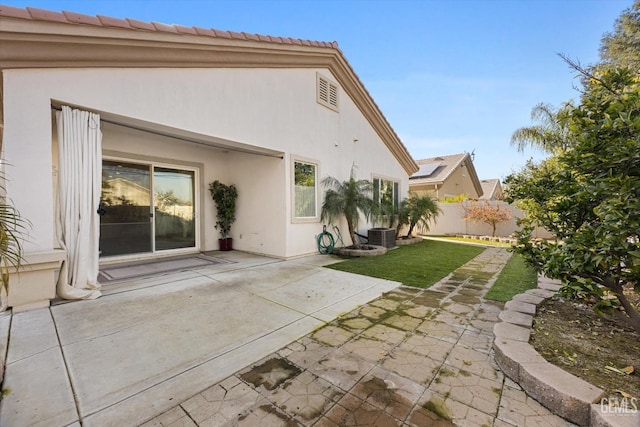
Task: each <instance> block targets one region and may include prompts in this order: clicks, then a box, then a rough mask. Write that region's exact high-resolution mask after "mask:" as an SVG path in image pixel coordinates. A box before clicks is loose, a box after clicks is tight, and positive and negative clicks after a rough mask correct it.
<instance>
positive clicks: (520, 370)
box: [493, 276, 640, 427]
mask: <svg viewBox="0 0 640 427" xmlns="http://www.w3.org/2000/svg"><path fill="white" fill-rule="evenodd" d="M559 289H560V283H559V282H558V281H554V280H550V279H547V278H546V277H542V276H540V277H538V289H529V290H528V291H526V292H525V293H522V294H519V295H516V296H515V297H513V299H512V300H511V301H509V302H507V303H506V304H505V307H504V308H505V309H504V310H503V311H502V312H501V313H500V316H499V317H500V320H502V322H500V323H496V324H495V326H494V328H493V335H494V339H493V349H494V353H495V360H496V363H497V364H498V366H500V369H502V371H503V372H504V373H505V375H507V376H508V377H509V378H511V379H512V380H513V381H515V382H516V383H518V384H519V385H520V387H522V389H523V390H524V391H525V392H526V393H527V394H528V395H529V396H531V397H533V398H534V399H536V400H537V401H538V402H540V403H541V404H542V405H544V406H545V407H547V408H548V409H549V410H551V411H552V412H553V413H555V414H557V415H559V416H561V417H563V418H565V419H567V420H569V421H571V422H573V423H576V424H578V425H580V426H597V427H605V426H610V427H631V426H635V427H637V426H640V413H636V414H616V413H605V412H603V411H602V408H601V405H600V402H601V399H602V398H603V397H605V393H604V391H603V390H602V389H600V388H598V387H595V386H594V385H592V384H590V383H588V382H586V381H584V380H582V379H580V378H578V377H576V376H574V375H572V374H570V373H568V372H566V371H564V370H563V369H561V368H559V367H557V366H555V365H553V364H551V363H549V362H547V361H546V360H545V359H544V358H543V357H542V356H541V355H540V354H539V353H538V352H537V351H536V350H535V349H534V348H533V346H532V345H530V344H529V338H530V336H531V327H532V326H533V316H534V315H535V313H536V309H537V307H538V305H540V304H542V302H544V301H545V300H547V299H549V298H551V297H552V296H553V295H554V294H555V293H556V292H557V291H558V290H559Z"/></svg>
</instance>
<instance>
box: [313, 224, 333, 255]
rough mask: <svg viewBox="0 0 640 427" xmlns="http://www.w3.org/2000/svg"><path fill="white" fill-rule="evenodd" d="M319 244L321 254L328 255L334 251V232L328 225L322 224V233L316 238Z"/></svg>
mask: <svg viewBox="0 0 640 427" xmlns="http://www.w3.org/2000/svg"><path fill="white" fill-rule="evenodd" d="M316 242H317V244H318V252H320V254H321V255H327V254H330V253H332V252H333V248H334V247H335V245H336V242H335V240H334V239H333V234H331V233H329V232H328V231H327V226H326V225H323V226H322V233H320V234H318V238H317V240H316Z"/></svg>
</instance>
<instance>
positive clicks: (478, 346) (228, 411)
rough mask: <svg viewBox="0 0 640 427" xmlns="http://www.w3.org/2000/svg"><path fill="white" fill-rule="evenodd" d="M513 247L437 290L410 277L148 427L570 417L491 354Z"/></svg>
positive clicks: (553, 420) (545, 421)
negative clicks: (492, 296)
mask: <svg viewBox="0 0 640 427" xmlns="http://www.w3.org/2000/svg"><path fill="white" fill-rule="evenodd" d="M509 256H510V255H509V253H508V252H507V251H506V250H504V249H501V248H489V249H486V250H485V251H484V252H483V253H482V254H480V255H479V256H477V257H476V258H474V259H473V260H471V261H470V262H468V263H467V264H465V265H464V266H462V267H461V268H459V269H458V270H456V271H455V272H454V273H453V274H452V275H451V276H450V277H448V278H445V279H444V280H442V281H441V282H439V283H437V284H436V285H434V286H432V287H431V288H429V289H426V290H422V289H415V288H409V287H404V286H401V287H399V288H397V289H395V290H393V291H392V292H389V293H387V294H385V295H384V296H382V297H381V298H378V299H376V300H374V301H371V302H370V303H369V304H366V305H364V306H362V307H360V308H358V309H356V310H354V311H353V312H351V313H348V314H346V315H344V316H342V317H339V318H338V319H336V320H334V321H332V322H330V323H328V324H327V325H326V326H324V327H322V328H320V329H318V330H316V331H315V332H314V333H312V334H310V335H307V336H305V337H303V338H301V339H299V340H297V341H295V342H292V343H291V344H289V345H288V346H286V347H285V348H282V349H281V350H279V351H277V352H276V353H273V354H271V355H269V356H268V357H266V358H264V359H263V360H261V361H259V362H258V363H256V364H254V365H252V366H250V367H247V368H246V369H244V370H242V371H240V372H238V373H236V374H235V375H233V376H231V377H228V378H226V379H225V380H223V381H221V382H220V383H218V384H215V385H213V386H211V387H210V388H208V389H207V390H205V391H203V392H201V393H199V394H197V395H195V396H193V397H192V398H190V399H189V400H187V401H185V402H183V403H181V404H180V405H178V406H176V407H175V408H173V409H171V410H169V411H167V412H165V413H164V414H162V415H160V416H158V417H156V418H154V419H152V420H151V421H149V422H147V423H145V424H144V427H152V426H164V427H168V426H171V427H178V426H261V427H267V426H451V425H458V426H500V427H502V426H567V425H570V424H568V423H567V422H566V421H564V420H563V419H561V418H559V417H557V416H555V415H553V414H551V413H550V412H549V411H548V410H546V409H545V408H544V407H542V406H541V405H540V404H538V403H537V402H536V401H535V400H533V399H531V398H529V397H528V396H527V395H526V394H525V393H524V392H523V391H522V389H521V388H520V387H519V386H518V385H517V384H516V383H514V382H512V381H511V380H509V379H508V378H506V377H505V376H504V375H503V374H502V372H501V371H500V370H499V368H498V367H497V365H496V364H495V362H494V360H493V355H492V350H491V344H492V340H493V336H492V329H493V325H494V324H495V323H496V322H497V321H498V314H499V313H500V311H501V310H502V305H501V304H498V303H495V302H491V301H486V300H484V299H483V296H484V294H485V293H486V292H487V290H488V289H489V288H490V286H491V284H492V283H493V281H494V280H495V277H496V275H497V273H498V272H499V271H500V270H501V269H502V268H503V267H504V265H505V263H506V262H507V260H508V259H509ZM256 321H259V319H256Z"/></svg>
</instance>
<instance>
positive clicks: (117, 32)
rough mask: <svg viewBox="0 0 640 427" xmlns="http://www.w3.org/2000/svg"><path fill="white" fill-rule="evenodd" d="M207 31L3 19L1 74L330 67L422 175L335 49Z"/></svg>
mask: <svg viewBox="0 0 640 427" xmlns="http://www.w3.org/2000/svg"><path fill="white" fill-rule="evenodd" d="M209 31H210V32H209V33H207V32H206V31H204V30H203V31H201V32H200V33H198V34H192V33H174V32H169V31H166V32H165V31H144V30H139V29H138V30H135V29H128V28H117V27H104V26H95V25H84V24H69V23H61V22H54V21H38V20H30V19H22V18H14V17H7V16H0V69H16V68H88V67H92V68H95V67H98V68H100V67H102V68H114V67H117V68H127V67H130V68H145V67H148V68H157V67H174V68H194V67H197V68H328V69H329V70H330V71H331V72H332V73H333V75H334V76H335V78H336V79H337V80H338V82H339V83H340V85H341V86H342V87H343V89H344V90H345V92H346V93H347V94H348V95H349V96H350V97H351V98H352V99H353V101H354V102H355V103H356V105H357V106H358V107H359V108H360V110H361V112H362V113H363V115H364V116H365V118H366V119H367V121H368V122H369V123H370V124H371V126H372V127H373V128H374V129H375V131H376V132H377V133H378V135H379V136H380V138H381V139H382V141H383V142H384V143H385V145H386V146H387V148H388V149H389V150H390V151H391V152H392V154H393V155H394V156H395V157H396V159H397V160H398V162H399V163H400V165H401V166H402V167H403V169H404V170H405V171H406V173H407V174H408V175H411V174H413V173H414V172H416V171H417V170H418V165H417V164H416V162H415V161H414V160H413V158H412V157H411V155H410V154H409V152H408V150H407V148H406V147H405V145H404V144H403V143H402V141H401V140H400V138H399V137H398V135H397V134H396V133H395V131H394V130H393V128H392V127H391V125H390V124H389V122H388V121H387V119H386V118H385V116H384V115H383V114H382V111H381V110H380V108H379V107H378V106H377V104H376V103H375V102H374V101H373V99H372V97H371V96H370V94H369V93H368V92H367V90H366V88H365V87H364V85H363V84H362V82H361V81H360V79H359V78H358V76H357V75H356V73H355V72H354V70H353V69H352V68H351V66H350V65H349V63H348V62H347V60H346V58H345V57H344V55H343V54H342V52H341V51H340V49H338V47H337V44H335V43H314V44H305V43H300V44H298V43H293V42H292V43H284V42H283V40H285V39H282V38H273V37H269V38H268V41H266V39H258V40H255V39H252V38H247V37H245V38H240V37H239V36H238V37H236V38H233V35H232V34H231V35H230V33H229V32H216V31H213V30H209ZM239 34H242V33H239ZM292 40H293V39H289V41H292ZM293 41H295V40H293ZM96 52H99V55H97V54H96Z"/></svg>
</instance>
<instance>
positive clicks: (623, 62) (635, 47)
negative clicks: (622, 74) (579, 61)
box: [600, 0, 640, 71]
mask: <svg viewBox="0 0 640 427" xmlns="http://www.w3.org/2000/svg"><path fill="white" fill-rule="evenodd" d="M600 58H601V59H602V60H603V64H600V65H615V66H618V67H627V68H630V69H632V70H636V71H637V70H639V69H640V0H636V1H634V2H633V5H632V6H631V7H629V8H628V9H626V10H625V11H624V12H622V14H621V15H620V17H618V19H616V22H615V24H614V30H613V32H610V33H607V34H605V35H604V37H603V38H602V43H601V44H600Z"/></svg>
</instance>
